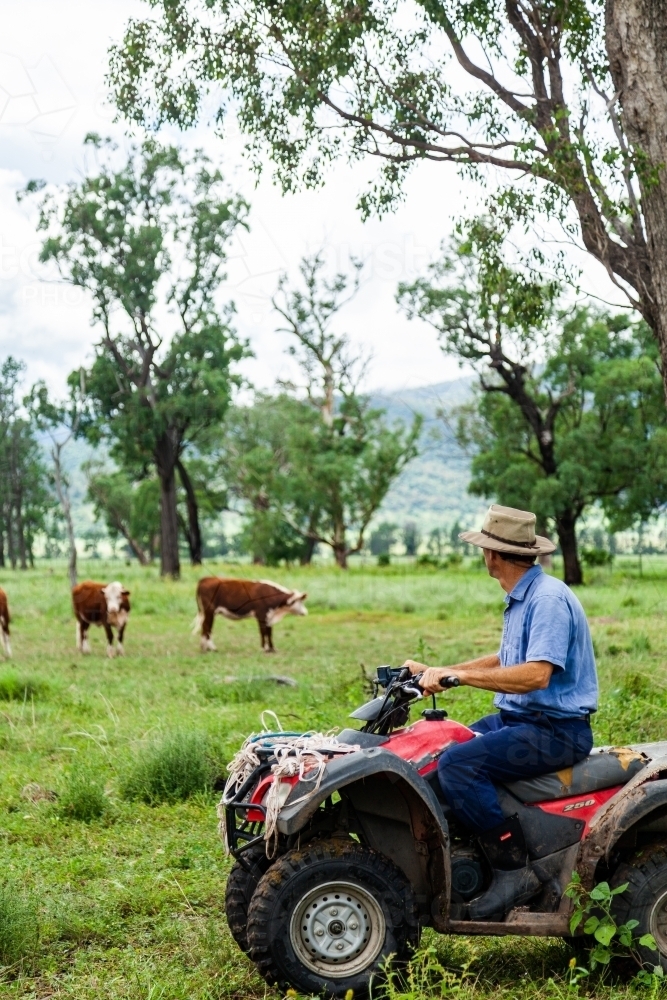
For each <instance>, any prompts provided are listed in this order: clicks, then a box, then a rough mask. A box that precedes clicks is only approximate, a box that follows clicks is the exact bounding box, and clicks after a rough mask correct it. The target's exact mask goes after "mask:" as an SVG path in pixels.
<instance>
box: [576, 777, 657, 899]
mask: <svg viewBox="0 0 667 1000" xmlns="http://www.w3.org/2000/svg"><path fill="white" fill-rule="evenodd" d="M666 812H667V757H662V758H660V759H657V760H654V761H653V762H652V763H651V764H650V765H649V766H648V767H647V768H646V770H645V771H644V772H642V773H641V774H639V775H637V777H636V778H633V779H632V781H630V782H629V784H627V785H626V786H625V787H624V788H621V789H620V790H619V791H618V792H617V793H616V795H614V796H613V798H611V799H610V800H609V801H608V802H607V803H606V804H605V806H604V807H603V808H602V809H601V810H600V812H599V813H598V814H597V815H596V816H595V818H594V819H593V821H592V823H591V827H590V832H589V834H588V836H587V837H586V838H585V839H584V840H583V841H582V843H581V848H580V851H579V858H578V860H577V871H578V872H579V875H580V876H581V878H582V881H583V882H584V884H585V885H587V886H590V885H592V884H593V882H594V881H595V869H596V867H597V865H598V862H600V861H602V860H603V859H605V860H606V859H608V858H609V855H610V853H611V851H612V849H613V847H614V845H615V844H616V843H617V842H618V841H619V840H620V838H621V837H622V836H623V835H624V834H625V833H628V832H629V831H630V830H632V829H633V828H634V827H638V828H639V829H640V830H641V828H642V826H643V825H647V824H649V823H650V822H651V817H652V816H655V815H656V814H657V815H665V813H666ZM665 834H666V838H667V824H665Z"/></svg>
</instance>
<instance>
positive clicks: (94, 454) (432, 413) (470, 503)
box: [42, 377, 486, 537]
mask: <svg viewBox="0 0 667 1000" xmlns="http://www.w3.org/2000/svg"><path fill="white" fill-rule="evenodd" d="M472 385H473V378H472V377H468V378H458V379H453V380H452V381H450V382H439V383H437V384H436V385H427V386H420V387H419V388H416V389H402V390H398V391H396V392H386V393H383V392H377V393H374V394H373V395H372V405H373V406H377V407H378V408H381V409H383V410H385V412H386V417H387V420H388V421H389V423H393V422H394V421H396V420H402V421H404V423H406V424H409V423H410V422H411V421H412V418H413V416H414V414H415V413H421V415H422V416H423V418H424V426H423V429H422V432H421V437H420V441H419V448H420V453H419V455H418V456H417V458H415V459H413V461H412V462H411V463H410V464H409V465H408V467H407V468H406V469H405V471H404V472H403V473H402V475H401V476H400V478H399V479H398V480H397V482H396V483H394V485H393V486H392V488H391V490H390V491H389V494H388V495H387V498H386V500H385V502H384V504H383V505H382V508H381V510H380V512H379V514H378V515H377V517H376V518H375V519H374V520H375V521H376V522H378V521H394V522H396V523H397V524H399V525H400V526H403V524H404V523H405V522H406V521H416V522H417V523H418V525H419V527H420V529H421V531H422V532H426V531H430V530H431V529H432V528H442V527H446V526H449V527H451V526H452V525H453V524H454V522H455V521H456V520H459V521H461V523H462V524H464V525H470V524H472V523H473V522H474V521H475V520H477V519H478V516H479V513H480V511H483V510H484V509H485V506H486V505H485V504H484V503H483V502H480V500H479V499H478V498H477V497H471V496H470V495H469V494H468V492H467V488H468V481H469V478H470V460H469V458H468V456H467V455H466V454H465V453H464V452H463V451H462V450H461V448H460V447H459V446H458V444H457V443H456V441H455V439H454V436H453V434H452V432H451V430H450V429H449V428H448V427H447V426H446V424H445V423H444V422H443V421H442V420H440V419H439V418H438V417H437V416H436V413H437V410H438V409H444V410H450V409H452V408H453V407H455V406H460V405H461V404H462V403H465V402H466V400H467V399H469V398H470V393H471V388H472ZM42 445H43V447H44V448H45V450H47V449H48V445H49V439H48V436H47V435H43V436H42ZM91 458H98V459H100V458H101V459H102V460H104V458H105V449H100V448H97V449H94V448H92V447H91V446H90V445H88V444H86V443H85V442H84V441H71V442H70V443H69V445H68V446H67V448H66V449H65V451H64V453H63V464H64V466H65V469H66V472H67V474H68V477H69V480H70V492H71V496H72V508H73V511H72V512H73V515H74V523H75V525H76V532H77V535H78V536H79V537H82V536H85V535H86V533H87V532H90V531H91V530H94V524H95V522H94V517H93V511H92V507H91V505H90V504H89V503H88V502H87V501H86V477H85V474H84V473H83V471H82V468H81V466H82V464H83V463H84V462H86V461H89V460H90V459H91ZM100 529H101V526H98V529H97V530H98V531H99V530H100Z"/></svg>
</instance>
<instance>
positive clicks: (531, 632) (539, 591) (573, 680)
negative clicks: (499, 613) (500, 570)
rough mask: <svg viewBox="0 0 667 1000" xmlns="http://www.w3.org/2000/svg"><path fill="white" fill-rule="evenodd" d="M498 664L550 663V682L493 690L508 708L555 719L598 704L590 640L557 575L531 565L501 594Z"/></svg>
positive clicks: (497, 700)
mask: <svg viewBox="0 0 667 1000" xmlns="http://www.w3.org/2000/svg"><path fill="white" fill-rule="evenodd" d="M505 604H506V605H507V606H506V608H505V613H504V618H503V638H502V642H501V645H500V651H499V653H498V656H499V657H500V665H501V666H502V667H511V666H514V665H515V664H517V663H526V662H528V661H530V660H547V661H548V662H549V663H552V664H553V668H554V669H553V673H552V675H551V680H550V681H549V686H548V687H547V688H545V689H544V690H539V691H529V692H528V693H527V694H497V695H496V697H495V699H494V705H496V707H497V708H501V709H503V710H505V711H508V712H527V711H530V712H544V713H545V714H546V715H552V716H555V717H557V718H568V717H572V716H575V715H586V714H587V713H589V712H595V711H596V710H597V707H598V680H597V672H596V669H595V655H594V653H593V642H592V640H591V633H590V630H589V628H588V622H587V621H586V615H585V614H584V609H583V608H582V606H581V604H580V603H579V601H578V600H577V598H576V597H575V596H574V594H573V593H572V591H571V590H570V588H569V587H568V586H566V584H564V583H563V582H562V581H561V580H557V579H556V578H555V577H553V576H547V574H546V573H543V572H542V568H541V567H540V566H531V568H530V569H529V570H528V571H527V572H526V573H524V575H523V576H522V577H521V579H520V580H519V581H518V583H517V585H516V586H515V588H514V590H513V591H512V592H511V593H510V594H507V596H506V597H505Z"/></svg>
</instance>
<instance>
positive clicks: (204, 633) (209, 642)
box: [199, 608, 216, 653]
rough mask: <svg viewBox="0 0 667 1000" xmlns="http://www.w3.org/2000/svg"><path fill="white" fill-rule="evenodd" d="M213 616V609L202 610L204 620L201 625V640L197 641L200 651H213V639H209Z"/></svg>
mask: <svg viewBox="0 0 667 1000" xmlns="http://www.w3.org/2000/svg"><path fill="white" fill-rule="evenodd" d="M214 618H215V612H214V611H213V609H212V608H207V609H206V611H205V612H204V620H203V622H202V626H201V640H200V643H199V647H200V649H201V651H202V653H215V649H216V647H215V643H214V642H213V639H211V632H212V631H213V620H214Z"/></svg>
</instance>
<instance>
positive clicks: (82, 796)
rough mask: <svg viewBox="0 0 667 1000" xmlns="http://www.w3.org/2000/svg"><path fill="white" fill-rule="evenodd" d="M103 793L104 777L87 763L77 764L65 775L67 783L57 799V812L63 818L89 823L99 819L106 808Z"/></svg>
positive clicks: (106, 804) (107, 801)
mask: <svg viewBox="0 0 667 1000" xmlns="http://www.w3.org/2000/svg"><path fill="white" fill-rule="evenodd" d="M108 805H109V800H108V799H107V797H106V795H105V794H104V778H103V777H102V775H101V774H100V773H99V772H97V771H95V770H93V769H92V768H91V766H90V765H89V764H85V763H84V764H77V765H75V766H74V767H72V769H71V770H70V772H69V774H68V775H67V783H66V785H65V787H64V789H63V791H62V792H61V794H60V798H59V800H58V813H59V814H60V816H61V817H62V818H63V819H74V820H79V821H80V822H82V823H91V822H92V821H93V820H95V819H101V817H102V816H103V815H104V814H105V812H106V811H107V809H108Z"/></svg>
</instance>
